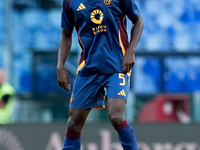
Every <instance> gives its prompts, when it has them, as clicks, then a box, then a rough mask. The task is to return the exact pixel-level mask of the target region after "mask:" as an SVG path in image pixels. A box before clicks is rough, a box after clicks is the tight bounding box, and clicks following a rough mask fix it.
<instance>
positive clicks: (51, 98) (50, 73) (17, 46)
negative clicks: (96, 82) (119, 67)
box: [0, 0, 200, 150]
mask: <svg viewBox="0 0 200 150" xmlns="http://www.w3.org/2000/svg"><path fill="white" fill-rule="evenodd" d="M136 3H137V4H138V7H139V9H140V11H141V14H142V17H143V19H144V23H145V26H144V31H143V34H142V37H141V40H140V42H139V45H138V47H137V53H136V64H135V66H134V68H133V73H132V76H131V89H130V93H129V101H128V105H127V110H126V115H127V119H128V121H129V122H131V123H133V128H134V127H135V128H136V133H138V136H139V141H143V142H140V144H139V145H140V148H141V149H146V150H150V149H157V150H162V149H163V150H164V149H166V150H170V149H176V150H179V149H190V150H193V149H198V148H199V144H200V137H199V135H198V134H197V133H196V132H195V130H196V131H200V127H198V124H197V123H199V122H200V3H199V0H136ZM61 4H62V1H61V0H31V1H27V0H0V58H1V59H0V68H2V69H4V70H5V72H6V80H7V81H8V82H9V83H11V85H13V86H14V88H15V90H16V92H17V95H16V103H15V107H14V114H13V122H12V123H13V124H9V125H4V126H0V139H1V137H2V136H1V135H4V134H5V135H9V134H10V135H12V134H14V135H15V136H16V137H17V136H19V137H18V139H20V140H21V143H22V145H21V149H25V150H32V149H34V150H35V149H38V150H44V149H45V150H54V149H55V150H58V149H59V146H56V144H57V145H59V144H60V143H59V142H55V143H56V144H55V143H54V142H53V143H54V144H50V145H49V147H48V146H47V145H48V144H46V143H48V142H47V141H51V140H52V141H59V138H58V137H60V136H61V139H62V138H63V136H64V134H63V133H64V132H65V127H64V126H65V123H64V122H66V120H67V115H68V114H67V108H68V104H69V97H70V94H69V93H67V92H66V91H65V90H63V89H61V88H60V87H59V86H58V84H57V81H56V72H55V69H56V62H57V51H58V46H59V40H60V34H61V27H60V21H61ZM127 25H128V32H129V33H130V28H131V23H130V22H129V21H128V24H127ZM79 53H80V47H79V44H78V41H77V35H76V33H75V32H74V33H73V43H72V49H71V52H70V55H69V58H68V60H67V62H66V69H67V70H68V72H69V74H70V80H71V83H72V85H73V81H74V79H75V74H76V67H77V65H78V64H77V63H78V60H79ZM55 122H56V123H55ZM97 122H98V123H99V124H97ZM141 122H151V123H145V124H140V123H141ZM161 122H162V124H159V123H161ZM163 122H164V123H167V124H164V123H163ZM169 122H170V123H176V124H170V126H168V124H169ZM87 123H88V124H87V125H86V127H85V130H84V131H83V132H85V133H86V134H88V132H89V131H90V130H91V131H92V132H95V131H97V130H98V133H97V134H99V136H100V137H101V138H102V137H104V136H105V138H106V137H107V138H111V134H112V137H113V139H112V140H111V139H109V140H110V141H109V142H110V143H109V142H108V143H104V144H103V142H102V141H101V142H102V143H100V144H97V145H95V143H92V142H91V141H92V140H94V139H95V136H94V135H93V136H94V137H92V138H91V139H90V138H88V137H87V136H85V137H84V139H85V140H84V141H83V144H85V143H87V144H85V145H87V148H86V146H85V149H88V150H97V149H100V148H99V147H101V150H112V149H120V148H119V147H118V146H116V145H117V144H116V143H114V144H111V142H112V141H115V139H117V138H116V134H115V133H114V131H113V130H112V129H111V128H110V127H109V125H110V124H109V123H108V117H107V115H106V110H101V111H99V110H92V112H91V114H90V115H89V117H88V120H87ZM90 123H95V127H93V126H92V124H90ZM152 123H153V125H152ZM177 123H178V124H177ZM183 123H188V124H187V126H185V125H182V124H183ZM30 124H31V126H29V125H30ZM46 124H47V125H46ZM34 125H35V126H34ZM47 127H49V128H48V129H47ZM15 128H17V131H16V130H15ZM40 128H41V129H40ZM101 128H106V129H107V130H103V129H102V130H101ZM31 129H32V130H31ZM61 129H62V131H61ZM24 130H25V131H27V132H28V133H30V134H32V135H35V136H34V138H35V139H37V136H38V138H41V137H42V134H43V133H41V132H43V131H44V130H45V134H43V137H42V140H41V141H44V142H43V143H41V144H39V146H38V147H39V148H38V147H37V146H35V147H31V148H30V147H29V148H22V147H23V146H24V147H26V146H25V145H26V144H27V143H29V142H31V140H28V139H26V137H27V136H28V134H27V135H26V134H25V133H24V132H23V131H24ZM30 130H31V131H30ZM40 130H41V131H40ZM47 130H48V131H47ZM54 130H55V131H56V132H55V133H51V132H53V131H54ZM164 130H168V131H169V133H166V131H165V132H164ZM36 131H37V132H36ZM39 131H40V132H39ZM100 131H101V132H100ZM144 131H147V132H148V131H149V132H148V134H147V133H146V132H144ZM154 131H155V132H154ZM175 131H177V133H178V134H179V135H180V136H178V134H176V135H173V133H174V132H175ZM57 132H58V133H59V134H60V135H59V136H57V134H56V133H57ZM62 132H63V133H62ZM8 133H9V134H8ZM22 133H23V134H22ZM47 133H48V134H47ZM183 133H185V134H183ZM186 133H187V134H186ZM40 134H41V135H40ZM168 134H169V135H168ZM89 135H91V133H90V134H89ZM154 135H156V136H155V138H152V136H154ZM162 135H163V136H162ZM170 135H171V136H170ZM44 136H46V137H44ZM83 136H84V135H83ZM91 136H92V135H91ZM50 137H51V138H50ZM93 138H94V139H93ZM149 138H150V139H149ZM24 140H25V141H26V140H28V142H24ZM95 140H96V142H97V143H98V142H100V138H99V137H96V139H95ZM95 140H94V141H95ZM116 141H117V140H116ZM104 142H105V141H104ZM145 142H146V143H145ZM156 142H157V143H156ZM158 142H160V143H158ZM170 142H171V143H170ZM189 142H190V143H189ZM1 143H2V142H1V140H0V149H1ZM44 143H45V144H46V145H45V144H44ZM50 143H51V142H50ZM58 143H59V144H58ZM88 143H90V144H88ZM162 143H164V144H162ZM180 143H182V145H179V144H180ZM42 144H44V145H45V146H42ZM101 144H102V145H101ZM145 144H146V145H145ZM156 144H157V145H156ZM170 144H171V145H170ZM184 144H185V145H184ZM187 144H188V145H187ZM192 144H193V145H192ZM195 144H196V145H195ZM35 145H37V144H35ZM52 145H54V146H52ZM103 145H107V147H106V146H105V147H103ZM4 147H5V146H4ZM41 147H43V148H41ZM18 149H20V148H18ZM21 149H20V150H21ZM2 150H4V149H3V148H2ZM6 150H7V149H6ZM9 150H17V148H16V149H9Z"/></svg>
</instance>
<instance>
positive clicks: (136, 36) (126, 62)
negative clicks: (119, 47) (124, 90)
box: [122, 15, 144, 73]
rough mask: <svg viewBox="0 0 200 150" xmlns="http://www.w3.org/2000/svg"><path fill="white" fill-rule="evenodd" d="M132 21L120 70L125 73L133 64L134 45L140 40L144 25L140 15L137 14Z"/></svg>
mask: <svg viewBox="0 0 200 150" xmlns="http://www.w3.org/2000/svg"><path fill="white" fill-rule="evenodd" d="M131 21H132V23H133V26H132V29H131V39H130V45H129V46H128V48H127V50H126V54H125V56H124V59H123V61H122V67H123V69H122V72H123V73H127V72H129V71H130V70H131V68H132V67H133V65H134V64H135V51H136V46H137V44H138V42H139V40H140V37H141V34H142V30H143V27H144V22H143V19H142V16H141V15H139V16H137V17H136V18H134V19H132V20H131Z"/></svg>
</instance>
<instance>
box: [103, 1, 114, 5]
mask: <svg viewBox="0 0 200 150" xmlns="http://www.w3.org/2000/svg"><path fill="white" fill-rule="evenodd" d="M103 1H104V4H106V5H110V4H112V2H113V0H103Z"/></svg>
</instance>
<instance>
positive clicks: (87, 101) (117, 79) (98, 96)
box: [69, 73, 130, 109]
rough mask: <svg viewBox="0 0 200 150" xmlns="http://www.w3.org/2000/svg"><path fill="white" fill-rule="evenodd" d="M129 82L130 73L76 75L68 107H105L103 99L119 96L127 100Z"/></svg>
mask: <svg viewBox="0 0 200 150" xmlns="http://www.w3.org/2000/svg"><path fill="white" fill-rule="evenodd" d="M129 84H130V73H127V74H123V73H114V74H108V75H100V74H94V75H89V76H79V75H77V77H76V79H75V82H74V87H73V91H72V95H71V98H70V105H69V107H71V108H77V109H87V108H99V109H100V108H104V107H105V103H104V102H105V99H110V98H121V99H124V100H127V96H128V91H129V87H130V86H129ZM105 95H106V96H105ZM105 97H106V98H105Z"/></svg>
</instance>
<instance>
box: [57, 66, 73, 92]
mask: <svg viewBox="0 0 200 150" xmlns="http://www.w3.org/2000/svg"><path fill="white" fill-rule="evenodd" d="M57 81H58V84H59V85H60V86H61V87H62V88H64V89H66V90H67V91H68V92H71V87H70V81H69V75H68V73H67V71H66V70H65V68H61V69H58V68H57Z"/></svg>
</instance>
